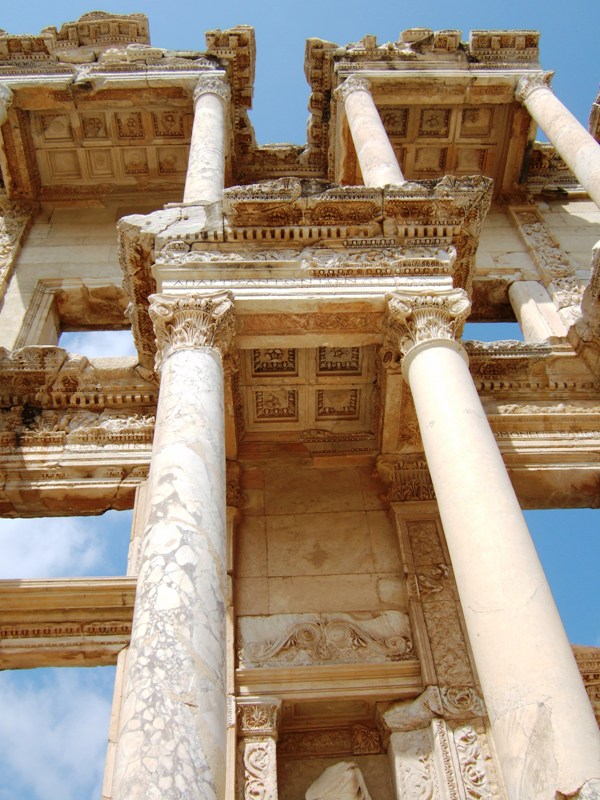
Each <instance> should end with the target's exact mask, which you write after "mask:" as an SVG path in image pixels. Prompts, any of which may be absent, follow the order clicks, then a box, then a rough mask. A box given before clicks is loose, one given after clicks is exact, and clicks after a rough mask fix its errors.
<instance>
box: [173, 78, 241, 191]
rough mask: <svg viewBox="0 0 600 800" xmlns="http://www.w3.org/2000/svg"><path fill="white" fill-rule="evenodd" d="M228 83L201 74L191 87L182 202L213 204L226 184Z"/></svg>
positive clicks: (221, 79) (222, 79)
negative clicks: (191, 115)
mask: <svg viewBox="0 0 600 800" xmlns="http://www.w3.org/2000/svg"><path fill="white" fill-rule="evenodd" d="M229 96H230V92H229V85H228V84H227V81H226V80H225V78H224V77H222V76H220V75H203V76H202V77H201V78H200V80H199V81H198V84H197V85H196V88H195V90H194V125H193V127H192V140H191V143H190V157H189V161H188V168H187V175H186V178H185V189H184V193H183V202H184V203H215V202H217V201H218V200H220V199H221V196H222V194H223V187H224V185H225V109H226V106H227V102H228V101H229Z"/></svg>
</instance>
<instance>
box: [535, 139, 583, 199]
mask: <svg viewBox="0 0 600 800" xmlns="http://www.w3.org/2000/svg"><path fill="white" fill-rule="evenodd" d="M526 183H527V189H528V190H529V191H530V192H534V193H539V192H542V191H544V192H552V191H555V192H557V193H560V190H561V189H562V190H567V191H569V190H570V191H576V192H580V191H582V189H581V186H580V184H579V181H578V180H577V178H576V177H575V175H573V173H572V172H571V170H570V169H569V167H568V166H567V165H566V164H565V162H564V161H563V159H562V158H561V157H560V156H559V154H558V153H557V152H556V149H555V147H554V145H552V144H549V143H548V142H535V143H534V145H533V149H532V151H531V156H530V158H529V164H528V167H527V176H526Z"/></svg>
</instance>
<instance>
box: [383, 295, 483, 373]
mask: <svg viewBox="0 0 600 800" xmlns="http://www.w3.org/2000/svg"><path fill="white" fill-rule="evenodd" d="M470 310H471V303H470V301H469V298H468V297H467V293H466V292H465V291H464V289H453V288H444V289H438V290H436V291H435V292H434V293H433V292H431V290H430V289H429V287H425V288H423V289H420V290H410V291H408V290H407V291H403V290H396V291H395V292H393V294H390V295H388V297H387V311H388V314H387V321H386V336H385V343H386V344H387V349H388V350H391V351H393V350H397V351H400V353H402V355H404V356H405V355H406V354H407V353H408V352H409V351H410V350H412V349H413V347H415V346H416V345H418V344H421V343H423V342H432V341H436V340H444V341H455V340H457V339H459V338H460V334H461V332H462V327H463V324H464V322H465V320H466V318H467V317H468V316H469V313H470ZM385 349H386V348H385V345H384V352H385ZM392 360H393V358H392V356H391V354H389V355H388V358H387V361H388V362H391V361H392ZM384 363H386V359H385V356H384Z"/></svg>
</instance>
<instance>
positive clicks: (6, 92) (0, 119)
mask: <svg viewBox="0 0 600 800" xmlns="http://www.w3.org/2000/svg"><path fill="white" fill-rule="evenodd" d="M12 101H13V93H12V89H10V88H9V87H8V86H6V85H5V84H1V83H0V125H4V123H5V122H6V120H7V119H8V110H9V108H10V107H11V105H12Z"/></svg>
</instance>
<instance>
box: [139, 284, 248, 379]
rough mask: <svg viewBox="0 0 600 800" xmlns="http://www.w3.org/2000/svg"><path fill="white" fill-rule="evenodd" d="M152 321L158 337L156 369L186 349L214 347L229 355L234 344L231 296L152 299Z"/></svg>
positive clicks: (192, 295)
mask: <svg viewBox="0 0 600 800" xmlns="http://www.w3.org/2000/svg"><path fill="white" fill-rule="evenodd" d="M149 299H150V308H149V313H150V319H151V320H152V324H153V325H154V332H155V334H156V345H157V353H156V369H157V371H158V370H159V369H160V366H161V364H162V362H163V361H164V359H165V358H166V356H167V355H169V354H170V353H172V352H174V351H176V350H183V349H192V348H196V347H210V348H214V349H216V350H219V351H220V353H221V354H222V355H224V354H225V353H227V351H228V350H229V348H230V347H231V344H232V342H233V336H234V317H233V303H232V301H231V293H230V292H216V293H215V294H210V295H207V294H188V295H184V296H182V297H171V296H170V295H164V294H153V295H151V296H150V298H149Z"/></svg>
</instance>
